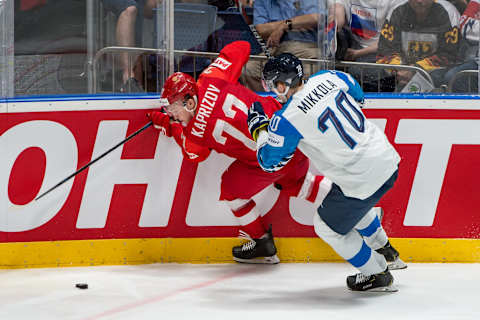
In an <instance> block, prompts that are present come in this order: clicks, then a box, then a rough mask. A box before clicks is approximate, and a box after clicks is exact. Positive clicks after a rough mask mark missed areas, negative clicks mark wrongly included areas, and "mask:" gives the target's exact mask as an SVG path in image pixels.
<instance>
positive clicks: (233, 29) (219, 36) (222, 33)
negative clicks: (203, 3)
mask: <svg viewBox="0 0 480 320" xmlns="http://www.w3.org/2000/svg"><path fill="white" fill-rule="evenodd" d="M218 19H219V21H223V23H224V24H223V26H222V28H221V29H219V30H217V31H216V32H215V49H214V51H215V52H220V50H222V48H223V47H225V46H226V45H227V44H229V43H231V42H233V41H236V40H244V41H248V42H250V45H251V52H250V54H259V53H261V52H262V48H261V47H260V44H258V42H257V40H256V39H255V36H254V35H253V33H252V31H251V30H250V27H249V26H248V24H247V22H246V21H245V18H244V17H243V15H242V13H241V12H239V11H238V9H237V8H229V10H226V11H219V12H218Z"/></svg>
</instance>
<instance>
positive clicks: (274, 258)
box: [233, 255, 280, 264]
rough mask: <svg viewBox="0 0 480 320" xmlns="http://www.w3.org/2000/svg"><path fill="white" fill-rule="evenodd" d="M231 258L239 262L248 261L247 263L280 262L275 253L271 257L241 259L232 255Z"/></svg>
mask: <svg viewBox="0 0 480 320" xmlns="http://www.w3.org/2000/svg"><path fill="white" fill-rule="evenodd" d="M233 260H235V261H236V262H240V263H249V264H277V263H279V262H280V259H278V256H277V255H273V256H271V257H258V258H253V259H241V258H236V257H233Z"/></svg>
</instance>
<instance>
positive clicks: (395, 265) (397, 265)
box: [388, 258, 407, 270]
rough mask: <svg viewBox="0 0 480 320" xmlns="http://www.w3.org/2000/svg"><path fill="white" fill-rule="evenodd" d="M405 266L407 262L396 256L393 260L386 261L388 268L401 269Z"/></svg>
mask: <svg viewBox="0 0 480 320" xmlns="http://www.w3.org/2000/svg"><path fill="white" fill-rule="evenodd" d="M406 268H407V264H406V263H405V262H403V261H402V259H400V258H397V259H396V260H395V261H393V262H389V263H388V270H401V269H406Z"/></svg>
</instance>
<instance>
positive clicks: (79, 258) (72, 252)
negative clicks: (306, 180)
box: [0, 238, 480, 269]
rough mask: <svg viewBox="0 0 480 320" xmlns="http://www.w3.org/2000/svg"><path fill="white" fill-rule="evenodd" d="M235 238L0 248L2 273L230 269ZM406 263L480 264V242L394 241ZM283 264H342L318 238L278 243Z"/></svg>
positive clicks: (55, 243) (29, 244)
mask: <svg viewBox="0 0 480 320" xmlns="http://www.w3.org/2000/svg"><path fill="white" fill-rule="evenodd" d="M241 241H242V240H239V239H237V238H148V239H108V240H105V239H102V240H72V241H70V240H69V241H39V242H11V243H0V268H4V269H5V268H7V269H8V268H41V267H67V266H95V265H122V264H146V263H168V262H176V263H231V262H233V260H232V255H231V252H232V247H233V246H234V245H238V244H240V243H241ZM390 241H391V243H392V245H393V246H395V248H397V250H398V251H399V252H400V256H401V258H402V259H403V260H404V261H405V262H407V263H408V262H480V239H420V238H410V239H405V238H393V239H390ZM275 242H276V244H277V248H278V256H279V258H280V260H281V262H299V263H302V262H303V263H305V262H339V261H343V259H341V258H340V257H339V256H338V255H337V254H336V253H335V252H334V251H333V250H332V249H331V248H330V247H329V246H328V245H327V244H326V243H325V242H323V241H322V240H321V239H319V238H275Z"/></svg>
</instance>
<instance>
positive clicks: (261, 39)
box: [248, 24, 272, 59]
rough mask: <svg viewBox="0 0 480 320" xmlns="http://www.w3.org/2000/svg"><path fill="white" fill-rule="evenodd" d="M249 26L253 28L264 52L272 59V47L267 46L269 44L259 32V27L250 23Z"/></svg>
mask: <svg viewBox="0 0 480 320" xmlns="http://www.w3.org/2000/svg"><path fill="white" fill-rule="evenodd" d="M248 26H249V28H250V30H252V33H253V35H254V36H255V39H256V40H257V42H258V44H259V45H260V47H261V48H262V50H263V53H265V55H266V56H267V58H269V59H270V57H271V56H272V54H271V52H270V49H269V48H268V47H267V44H266V43H265V41H264V40H263V38H262V36H261V35H260V34H259V33H258V31H257V28H255V25H254V24H250V25H248Z"/></svg>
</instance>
